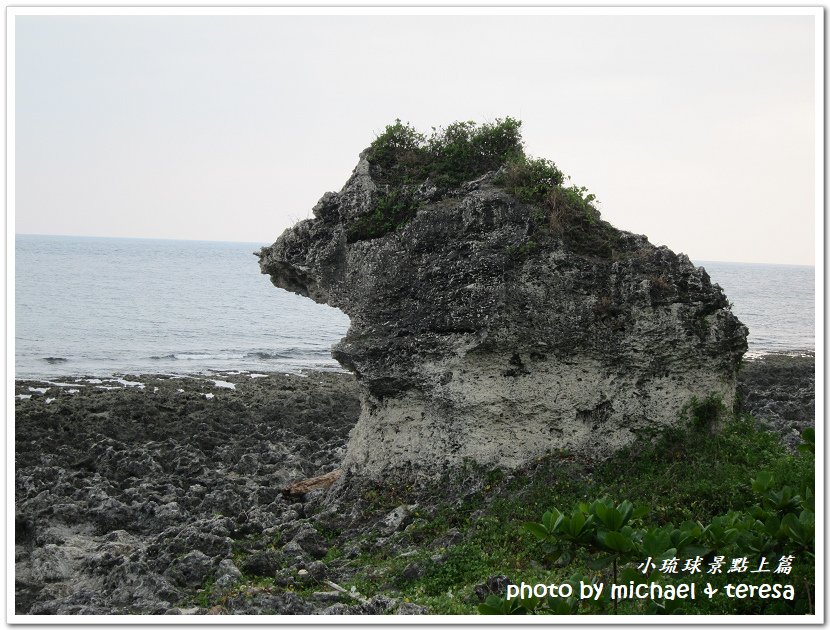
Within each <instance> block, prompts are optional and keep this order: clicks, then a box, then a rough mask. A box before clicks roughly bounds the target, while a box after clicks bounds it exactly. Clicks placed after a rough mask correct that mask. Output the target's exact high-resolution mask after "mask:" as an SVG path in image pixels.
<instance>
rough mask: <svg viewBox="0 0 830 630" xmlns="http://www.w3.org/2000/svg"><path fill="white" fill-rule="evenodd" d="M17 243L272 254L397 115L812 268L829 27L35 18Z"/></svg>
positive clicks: (669, 225)
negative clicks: (474, 127) (494, 124)
mask: <svg viewBox="0 0 830 630" xmlns="http://www.w3.org/2000/svg"><path fill="white" fill-rule="evenodd" d="M16 20H17V22H16V25H17V28H16V86H15V87H16V147H15V148H16V161H15V168H16V180H15V183H16V207H15V211H16V232H17V233H38V234H72V235H93V236H135V237H152V238H181V239H208V240H234V241H253V242H263V243H264V242H272V241H273V240H274V239H275V238H276V237H277V236H278V235H279V234H280V232H281V231H282V230H283V229H285V228H286V227H288V226H289V225H291V224H292V223H293V222H294V221H296V220H297V219H302V218H306V217H307V216H310V209H311V207H312V206H313V205H314V203H315V202H316V201H317V199H319V197H320V196H321V195H322V194H323V193H324V192H326V191H328V190H339V189H340V188H341V187H342V185H343V184H344V183H345V181H346V179H347V178H348V176H349V174H350V173H351V170H352V168H353V167H354V166H355V164H356V162H357V155H358V153H359V152H360V151H361V150H362V149H363V148H365V147H366V146H367V145H368V144H369V143H370V142H371V141H372V139H373V138H374V137H375V135H376V134H377V133H379V132H380V131H382V130H383V128H384V126H385V125H386V124H388V123H390V122H392V121H394V119H395V118H401V119H402V120H404V121H409V122H411V123H412V124H414V125H415V126H418V127H421V128H423V129H427V130H428V129H429V128H430V127H432V126H434V125H445V124H447V123H449V122H452V121H454V120H476V121H488V120H489V121H491V120H493V119H495V118H498V117H504V116H506V115H509V116H513V117H516V118H519V119H521V120H522V121H523V127H522V129H523V134H524V138H525V141H526V145H527V149H528V152H529V153H531V154H533V155H535V156H538V157H546V158H549V159H552V160H553V161H555V162H556V163H557V165H558V166H559V167H560V168H561V169H562V170H563V171H564V172H565V173H567V174H569V175H571V177H572V181H573V182H574V183H577V184H579V185H583V186H587V187H588V188H589V189H590V190H591V191H592V192H593V193H595V194H596V195H597V196H598V198H599V200H600V202H601V204H600V206H599V208H600V210H601V211H602V213H603V216H604V218H606V219H608V220H609V221H611V222H612V223H614V224H615V225H617V226H618V227H621V228H623V229H626V230H630V231H633V232H637V233H642V234H646V235H648V236H649V238H650V239H651V240H652V242H654V243H656V244H659V245H667V246H669V247H670V248H671V249H673V250H675V251H677V252H685V253H687V254H688V255H689V256H690V257H691V258H692V259H694V260H724V261H742V262H775V263H795V264H813V262H814V254H815V252H814V238H815V213H816V208H815V203H816V201H815V162H814V160H815V142H816V131H815V114H814V111H815V93H814V72H815V68H814V59H815V49H814V18H813V17H792V16H791V17H780V16H778V17H776V16H770V17H762V16H740V17H728V16H721V17H717V16H712V17H689V16H670V17H638V16H624V17H618V16H614V17H612V16H605V17H602V16H598V17H568V16H528V17H520V16H499V17H484V16H477V17H449V16H422V17H412V16H386V17H381V16H373V17H358V16H340V17H338V16H323V17H311V16H305V17H288V16H270V17H262V16H260V17H242V16H236V17H207V16H191V17H128V16H122V17H79V16H50V17H39V16H18V17H17V18H16Z"/></svg>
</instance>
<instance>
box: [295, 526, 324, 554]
mask: <svg viewBox="0 0 830 630" xmlns="http://www.w3.org/2000/svg"><path fill="white" fill-rule="evenodd" d="M292 542H294V543H296V544H298V545H299V546H300V547H301V548H302V550H303V551H304V552H306V553H307V554H308V555H310V556H311V557H312V558H315V559H317V560H319V559H320V558H322V557H323V556H325V555H326V553H327V552H328V545H327V544H326V540H325V539H324V538H323V537H322V536H321V535H320V533H319V532H318V531H317V530H316V529H314V527H312V526H311V525H305V526H303V527H302V528H301V529H300V531H299V532H297V534H295V535H294V538H293V540H292Z"/></svg>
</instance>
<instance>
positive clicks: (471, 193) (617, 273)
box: [260, 152, 747, 477]
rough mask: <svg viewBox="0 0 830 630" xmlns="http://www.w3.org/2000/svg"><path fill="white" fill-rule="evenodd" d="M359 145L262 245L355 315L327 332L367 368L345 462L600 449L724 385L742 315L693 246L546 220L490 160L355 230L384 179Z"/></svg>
mask: <svg viewBox="0 0 830 630" xmlns="http://www.w3.org/2000/svg"><path fill="white" fill-rule="evenodd" d="M367 155H368V153H367V152H364V153H363V154H362V155H361V159H360V162H359V163H358V165H357V167H356V168H355V170H354V172H353V174H352V176H351V178H350V179H349V181H348V182H347V183H346V185H345V187H344V188H343V189H342V190H341V191H340V192H339V193H326V194H325V195H324V196H323V198H322V199H321V200H320V201H319V203H318V204H317V205H316V206H315V207H314V218H313V219H310V220H306V221H302V222H300V223H298V224H297V225H295V226H294V227H292V228H290V229H289V230H287V231H286V232H284V233H283V234H282V235H281V236H280V237H279V239H278V240H277V241H276V242H275V243H274V245H272V246H271V247H268V248H264V249H263V250H262V251H261V252H260V266H261V269H262V271H263V273H266V274H269V275H270V277H271V280H272V282H273V283H274V284H275V285H276V286H277V287H281V288H284V289H287V290H289V291H293V292H296V293H299V294H300V295H304V296H307V297H310V298H312V299H314V300H315V301H317V302H320V303H326V304H329V305H331V306H335V307H338V308H340V309H341V310H343V311H344V312H345V313H346V314H348V315H349V317H350V318H351V328H350V329H349V331H348V334H347V336H346V337H345V338H344V339H343V340H342V341H341V342H340V343H339V344H337V345H336V346H335V347H334V349H333V356H334V357H335V358H336V359H337V360H338V361H339V362H340V363H341V364H342V365H343V366H344V367H346V368H347V369H349V370H351V371H353V372H354V373H355V374H356V376H357V378H358V381H359V383H360V386H361V397H362V411H361V415H360V419H359V421H358V423H357V426H356V427H355V429H354V430H353V432H352V434H351V437H350V441H349V445H348V449H347V456H346V462H345V466H346V468H347V469H348V470H350V471H352V472H355V473H358V474H361V475H365V476H369V477H379V476H381V475H384V474H391V473H393V472H397V473H401V474H404V475H409V476H430V475H434V474H436V473H437V472H439V471H440V470H441V469H443V468H445V467H447V466H453V465H456V464H459V463H461V462H462V461H463V460H464V459H465V458H470V459H472V460H475V461H477V462H479V463H484V464H495V465H501V466H507V467H510V466H518V465H521V464H522V463H524V462H527V461H529V460H531V459H533V458H535V457H537V456H540V455H542V454H544V453H545V452H547V451H550V450H553V449H569V450H571V451H574V452H577V453H581V454H583V455H585V456H589V457H602V456H604V455H606V454H609V453H610V452H612V451H613V450H614V449H617V448H618V447H620V446H623V445H625V444H628V443H631V442H632V441H635V440H637V439H638V436H639V435H641V434H645V435H651V434H653V432H654V431H655V429H656V428H657V427H660V426H664V425H669V424H672V423H675V422H677V421H678V418H679V416H680V415H681V410H682V409H683V408H684V406H685V405H687V404H688V403H689V402H690V401H691V400H692V399H693V398H698V399H703V398H705V397H707V396H709V395H713V394H714V395H716V396H720V397H721V398H722V399H723V400H724V402H726V403H727V404H730V403H731V402H732V401H733V400H734V396H735V373H736V368H737V366H738V364H739V361H740V358H741V356H742V355H743V353H744V351H745V350H746V334H747V330H746V328H745V327H744V326H743V325H742V324H741V323H740V322H739V321H738V320H737V319H736V318H735V316H734V315H733V314H732V313H731V311H730V308H729V303H728V302H727V299H726V297H725V295H724V294H723V292H722V290H721V289H720V287H718V286H717V285H713V284H712V283H711V282H710V279H709V276H708V274H707V273H706V271H705V270H704V269H703V268H696V267H695V266H694V265H693V264H692V263H691V262H690V261H689V259H688V258H687V257H686V256H685V255H683V254H679V255H678V254H675V253H673V252H672V251H670V250H669V249H667V248H666V247H656V246H654V245H652V244H651V243H649V242H648V240H647V238H646V237H645V236H640V235H636V234H630V233H627V232H621V231H618V230H616V229H614V228H613V227H611V226H610V225H609V224H607V223H605V222H601V221H595V220H593V219H589V220H587V221H582V225H581V227H580V229H579V230H576V231H573V230H572V231H571V232H569V233H568V234H569V236H567V237H566V236H564V235H563V234H562V233H560V232H558V231H557V230H556V229H552V228H551V229H545V230H539V229H538V228H537V226H536V225H535V224H534V218H533V217H534V216H538V212H536V210H535V209H534V208H533V207H532V206H530V205H528V204H525V203H522V202H521V201H519V200H518V199H517V198H516V197H514V196H512V195H511V194H509V193H508V192H506V191H505V189H503V188H501V187H499V186H498V185H496V184H495V183H494V179H495V177H494V174H493V173H489V174H487V175H485V176H483V177H480V178H478V179H477V180H475V181H471V182H468V183H466V184H464V185H462V186H461V187H459V188H457V189H454V190H449V191H444V192H443V193H440V194H439V193H437V192H436V189H435V187H431V186H430V185H429V182H426V183H425V184H424V185H421V186H420V187H419V188H417V190H415V192H414V195H415V197H416V201H417V203H418V209H417V213H416V214H415V216H414V217H413V218H412V219H411V220H409V221H408V223H406V224H405V225H403V226H402V227H398V229H395V230H392V231H389V232H388V233H386V234H383V235H381V236H379V237H375V238H366V239H363V240H356V239H355V238H354V237H353V233H354V232H353V230H350V226H353V225H354V224H355V221H360V220H361V219H362V218H363V219H365V218H366V217H367V216H370V215H371V214H372V213H373V212H375V211H376V207H377V204H378V202H379V200H380V199H381V198H382V197H383V196H384V195H385V194H388V190H387V189H386V188H385V185H384V183H383V176H382V173H379V171H378V169H377V167H375V166H374V165H373V164H372V163H371V162H370V160H369V159H368V157H367ZM495 181H498V180H497V179H495ZM548 227H550V226H548Z"/></svg>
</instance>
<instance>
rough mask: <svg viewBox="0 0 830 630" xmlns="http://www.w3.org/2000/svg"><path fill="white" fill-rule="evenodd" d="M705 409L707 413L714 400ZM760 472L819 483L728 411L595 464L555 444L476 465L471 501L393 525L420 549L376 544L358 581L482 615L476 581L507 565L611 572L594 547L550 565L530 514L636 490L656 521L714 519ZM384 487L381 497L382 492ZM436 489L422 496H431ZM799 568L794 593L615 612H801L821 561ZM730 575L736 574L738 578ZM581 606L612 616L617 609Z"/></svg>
mask: <svg viewBox="0 0 830 630" xmlns="http://www.w3.org/2000/svg"><path fill="white" fill-rule="evenodd" d="M698 411H700V412H701V413H704V412H706V404H705V402H704V404H701V405H699V409H698ZM762 470H767V471H769V472H770V473H771V474H772V475H773V476H774V477H775V478H776V480H777V482H778V483H779V484H787V485H792V486H793V487H795V488H798V489H802V488H812V487H813V479H814V472H815V467H814V460H813V458H812V457H811V456H808V455H807V454H798V455H793V454H791V453H789V452H787V451H786V450H785V449H784V448H783V447H782V446H781V444H780V442H779V441H778V439H777V437H776V436H775V435H773V434H771V433H768V432H766V431H764V430H763V429H761V428H759V427H758V426H757V424H756V422H755V421H754V420H753V419H752V418H751V417H748V416H742V417H732V416H731V415H728V416H727V418H725V419H723V421H722V426H721V430H720V432H719V433H717V434H716V435H712V434H711V433H710V432H709V430H708V428H707V427H706V426H703V427H701V426H695V424H694V423H693V422H691V421H690V423H689V426H688V427H684V428H676V429H670V430H667V431H665V432H664V433H663V434H662V435H660V436H659V437H658V438H657V439H655V440H654V442H653V443H651V444H646V445H642V444H641V445H639V446H638V447H632V448H629V449H625V450H622V451H620V452H618V453H617V454H615V455H614V456H613V457H611V458H610V459H608V460H606V461H605V462H603V463H601V464H599V465H597V466H595V467H590V466H587V465H585V464H580V463H578V462H577V461H575V460H574V459H573V458H572V457H570V456H569V455H568V454H567V453H557V454H552V455H550V456H548V457H546V458H543V459H541V460H539V461H538V462H536V464H535V465H533V466H530V467H528V468H527V469H525V470H523V471H520V472H517V473H513V474H503V473H500V472H495V471H487V470H477V471H476V470H472V469H471V470H467V471H465V472H464V473H463V474H462V477H463V480H462V483H464V484H465V485H469V484H470V480H471V479H475V480H476V482H475V490H474V491H472V492H468V493H467V494H466V496H465V497H464V499H463V500H460V501H456V502H455V503H453V504H450V505H447V504H446V502H445V503H444V504H443V505H439V507H438V508H437V509H436V510H435V512H434V513H433V514H432V515H431V516H430V517H429V518H428V519H422V520H421V521H416V522H415V523H413V525H411V526H410V527H409V528H407V529H406V530H405V531H404V532H401V533H399V534H396V539H397V540H403V541H406V540H408V541H409V542H410V543H412V544H414V545H416V546H417V547H416V548H417V549H418V553H417V554H416V555H408V556H407V557H405V558H401V557H395V556H390V554H388V553H386V552H385V551H382V550H372V551H371V552H369V553H366V554H364V555H362V556H361V557H360V558H359V559H358V560H357V561H356V562H355V564H356V565H357V566H358V570H357V573H356V575H355V578H354V582H353V583H354V584H355V585H357V587H358V589H359V590H360V591H361V592H362V593H364V594H367V595H371V594H374V593H378V592H384V590H387V589H388V588H389V587H390V584H391V585H393V586H394V588H395V589H396V590H398V591H399V592H400V593H401V596H402V597H404V598H406V599H409V600H411V601H414V602H416V603H418V604H423V605H427V606H429V607H430V612H431V613H433V614H476V613H477V612H478V605H479V603H480V601H481V600H480V599H479V597H477V596H476V594H475V592H474V589H475V586H476V585H478V584H481V583H483V582H485V580H486V579H487V578H488V577H489V576H492V575H498V574H504V575H507V576H508V577H509V578H510V579H511V580H513V581H514V582H520V581H522V580H524V581H525V582H531V583H535V582H544V583H551V582H562V581H565V580H566V579H568V578H569V577H570V576H572V575H574V574H575V573H581V574H583V575H585V576H587V577H593V578H597V579H600V580H603V581H606V582H610V581H611V579H610V573H609V572H610V569H609V568H600V569H598V568H592V564H591V562H592V559H591V557H590V555H589V554H587V553H582V552H577V553H576V556H575V558H574V560H573V561H572V563H571V564H570V566H568V567H567V568H563V567H558V566H556V564H555V563H551V562H550V559H549V558H548V557H547V556H546V551H545V548H544V546H542V545H541V544H540V543H538V542H537V541H536V539H535V538H534V537H533V536H532V535H530V534H529V533H528V531H527V530H526V529H525V528H524V525H525V523H528V522H534V521H538V520H539V519H540V518H541V515H542V514H543V513H544V512H545V511H546V510H549V509H550V508H552V507H554V506H557V507H560V508H561V509H563V510H565V509H567V510H570V509H571V508H572V506H574V505H577V504H578V503H579V502H580V501H592V500H594V499H596V498H599V497H602V496H607V497H609V498H610V499H611V500H612V501H614V502H615V503H620V502H622V501H623V500H625V499H628V500H630V501H631V502H633V503H634V504H635V505H646V506H648V507H649V508H650V510H649V512H648V516H647V518H648V520H649V522H650V523H655V524H658V525H661V524H665V523H669V522H672V523H674V524H676V525H679V524H680V523H682V522H684V521H695V522H697V521H701V522H708V521H709V520H710V519H712V518H713V517H715V516H717V515H719V514H725V513H726V512H728V511H730V510H746V509H748V508H749V506H750V505H752V504H753V502H754V501H757V494H754V493H753V488H752V485H751V482H752V480H753V479H755V478H756V476H757V475H758V473H759V472H760V471H762ZM446 488H447V482H444V483H442V484H441V490H442V491H443V492H445V493H446ZM375 492H376V493H378V494H382V490H381V489H377V490H376V491H375ZM449 494H451V495H455V494H456V493H455V492H452V493H449ZM436 496H437V495H434V496H432V497H429V498H426V499H424V500H423V501H422V504H430V502H434V500H435V499H436ZM445 496H446V495H445ZM376 498H377V497H376ZM410 499H411V497H410ZM450 530H458V531H459V532H460V533H461V535H462V539H461V541H460V542H457V543H456V544H455V545H452V546H450V547H448V548H447V549H441V548H439V547H437V546H436V543H437V541H438V540H439V539H440V538H441V536H442V535H444V534H446V533H447V532H448V531H450ZM643 560H645V558H643ZM412 563H415V564H418V565H420V567H421V568H422V570H421V571H419V572H417V574H416V577H414V578H412V577H411V573H412V572H411V571H410V572H409V574H408V575H410V577H409V578H407V577H404V576H403V575H402V574H403V573H404V570H405V569H406V568H407V567H408V566H409V565H410V564H412ZM795 566H796V569H795V570H794V571H793V576H792V579H793V581H794V583H795V582H797V592H798V595H797V597H796V601H795V602H782V601H777V602H775V601H773V600H766V601H762V600H758V599H754V600H750V599H747V600H736V599H731V600H726V599H717V598H716V599H713V600H711V601H709V600H701V599H698V600H697V601H696V602H695V603H694V604H693V606H694V607H693V608H690V607H688V606H686V607H685V608H683V607H679V608H673V607H671V606H669V607H667V608H665V609H662V608H659V607H651V608H650V609H648V610H646V608H645V607H644V605H643V604H642V603H638V602H621V603H620V604H619V610H618V612H619V613H620V614H627V613H640V614H641V613H644V612H658V613H670V612H671V613H677V614H680V613H687V614H755V613H771V614H774V613H795V614H803V613H806V612H808V603H807V602H808V600H807V593H808V592H809V593H810V597H813V595H812V589H813V584H814V579H815V578H814V563H813V561H812V560H810V559H809V558H808V557H801V558H799V559H798V563H796V565H795ZM729 579H730V580H731V581H735V580H732V576H729ZM718 580H720V581H722V582H725V581H726V577H725V576H716V578H713V579H712V581H713V584H714V583H715V582H717V581H718ZM740 581H741V582H744V583H753V582H759V578H758V576H750V575H749V574H745V575H743V576H742V577H741V579H740ZM767 581H769V579H767ZM704 582H705V580H704ZM580 612H605V613H610V612H611V609H610V608H606V609H603V610H593V611H592V610H587V609H585V610H581V611H580Z"/></svg>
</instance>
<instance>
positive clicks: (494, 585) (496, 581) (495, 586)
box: [473, 575, 513, 602]
mask: <svg viewBox="0 0 830 630" xmlns="http://www.w3.org/2000/svg"><path fill="white" fill-rule="evenodd" d="M510 584H513V582H512V580H510V578H508V577H507V576H506V575H491V576H490V577H488V578H487V580H486V581H485V582H484V583H483V584H478V585H477V586H476V587H475V588H474V589H473V592H474V593H475V595H476V597H477V598H478V600H479V601H482V602H483V601H484V600H485V599H487V597H488V596H489V595H498V596H499V597H504V596H505V595H506V593H507V587H508V586H509V585H510Z"/></svg>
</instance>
